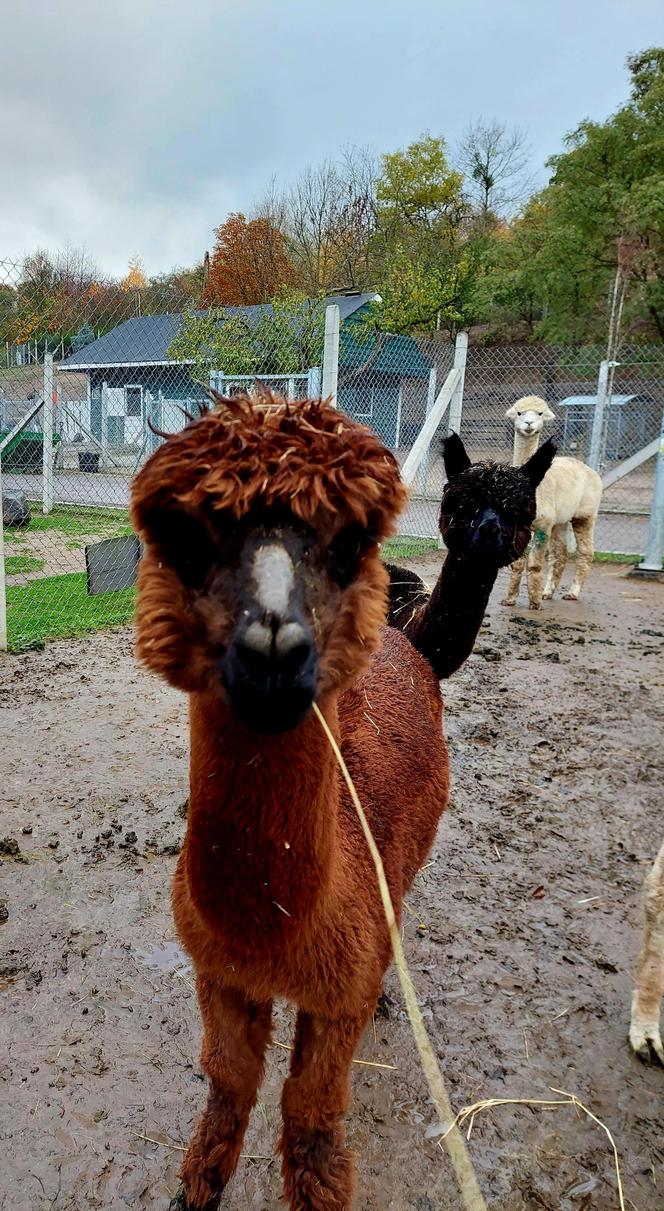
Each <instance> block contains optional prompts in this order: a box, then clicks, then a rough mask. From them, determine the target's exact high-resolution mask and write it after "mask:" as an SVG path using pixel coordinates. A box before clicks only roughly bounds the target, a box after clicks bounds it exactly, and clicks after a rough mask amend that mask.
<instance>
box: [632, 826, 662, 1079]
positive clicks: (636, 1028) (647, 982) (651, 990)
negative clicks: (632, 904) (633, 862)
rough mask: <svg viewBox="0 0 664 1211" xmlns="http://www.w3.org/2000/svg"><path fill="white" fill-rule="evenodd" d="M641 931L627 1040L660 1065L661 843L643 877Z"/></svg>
mask: <svg viewBox="0 0 664 1211" xmlns="http://www.w3.org/2000/svg"><path fill="white" fill-rule="evenodd" d="M645 916H646V922H645V931H644V935H643V948H642V950H641V954H640V955H639V965H638V969H637V973H636V987H635V989H634V996H633V998H632V1020H631V1023H630V1030H629V1041H630V1044H631V1046H632V1049H633V1050H634V1051H635V1052H636V1054H637V1055H639V1056H640V1057H641V1059H644V1060H647V1059H649V1058H650V1056H651V1054H654V1055H656V1056H657V1058H658V1060H659V1061H660V1063H661V1064H664V1046H663V1045H662V1036H661V1033H660V1028H659V1015H660V1010H661V1003H662V995H664V845H662V848H661V849H660V851H659V854H658V855H657V858H656V860H655V865H654V866H653V869H652V871H651V873H650V874H649V875H648V878H647V880H646V889H645Z"/></svg>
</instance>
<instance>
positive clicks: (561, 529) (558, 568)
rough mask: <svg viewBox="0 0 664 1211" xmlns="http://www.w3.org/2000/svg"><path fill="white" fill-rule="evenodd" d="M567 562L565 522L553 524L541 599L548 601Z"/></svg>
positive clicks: (561, 576) (560, 578) (559, 580)
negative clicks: (547, 568)
mask: <svg viewBox="0 0 664 1211" xmlns="http://www.w3.org/2000/svg"><path fill="white" fill-rule="evenodd" d="M566 563H567V523H565V524H564V525H560V526H554V527H553V530H552V531H551V548H550V552H549V575H548V576H547V578H546V584H545V586H544V592H543V594H542V600H543V601H550V600H551V598H552V597H553V595H554V593H555V591H556V589H557V588H558V585H559V584H560V582H561V580H562V578H563V572H564V571H565V564H566Z"/></svg>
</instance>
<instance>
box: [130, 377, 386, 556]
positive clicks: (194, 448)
mask: <svg viewBox="0 0 664 1211" xmlns="http://www.w3.org/2000/svg"><path fill="white" fill-rule="evenodd" d="M210 395H211V399H212V401H213V408H212V409H210V410H208V411H206V412H205V413H204V414H203V415H202V416H201V418H200V419H199V420H195V421H193V422H192V423H191V424H189V425H187V427H186V428H185V429H183V430H182V432H180V433H176V434H173V435H172V436H170V437H169V438H168V439H167V441H165V442H164V444H163V445H162V446H160V447H159V449H158V450H156V451H155V453H154V454H153V455H152V457H151V458H150V459H149V460H148V462H147V463H146V465H145V467H144V468H143V469H142V470H141V471H140V472H139V474H138V475H137V476H136V479H135V481H134V486H133V490H132V519H133V522H134V525H135V526H136V528H137V530H138V531H139V532H140V531H141V530H142V529H143V528H144V524H145V521H146V518H147V517H148V515H149V513H150V512H151V511H152V510H153V509H155V508H169V507H170V508H173V507H174V506H177V505H179V506H182V507H184V508H190V509H194V510H195V509H205V508H207V509H212V510H215V511H216V510H222V509H223V510H227V511H229V512H230V513H231V514H232V515H233V516H234V517H235V518H238V519H239V518H241V517H244V516H245V515H246V514H247V513H248V512H249V510H250V509H251V508H252V506H254V505H256V504H259V503H260V504H261V505H264V506H267V507H270V506H271V505H276V504H281V505H287V506H288V507H289V508H290V509H291V511H292V512H293V513H295V514H297V516H299V517H300V518H301V519H302V520H303V521H307V522H312V521H313V520H314V519H315V517H316V515H317V514H319V513H320V511H321V510H324V511H329V512H331V513H340V514H343V515H346V516H351V517H352V518H353V519H354V520H357V521H359V522H360V523H361V524H362V525H367V523H368V521H369V520H371V523H372V526H373V527H374V528H375V530H376V531H377V532H376V537H377V538H382V537H384V536H385V535H386V534H388V533H390V532H391V530H392V525H393V521H394V519H395V518H396V516H397V515H398V513H399V512H400V510H401V509H402V508H403V506H404V504H405V500H406V489H405V488H404V486H403V484H402V483H401V480H400V477H399V468H398V465H397V462H396V460H395V458H394V456H393V455H392V454H391V453H390V452H389V451H388V450H386V449H385V447H384V446H383V445H382V443H381V442H380V440H379V438H378V437H376V435H375V434H374V433H372V432H371V431H370V430H368V429H365V428H364V426H362V425H358V424H357V423H356V422H355V421H353V420H351V419H350V418H349V417H347V416H345V415H344V414H343V413H341V412H339V411H337V409H336V408H333V407H332V405H331V404H329V403H327V402H326V401H322V400H312V399H308V400H298V401H297V402H296V403H288V402H287V401H285V400H283V399H281V398H279V397H277V396H274V395H272V394H271V393H269V392H264V393H262V394H260V395H259V396H258V397H256V398H252V397H250V396H248V395H243V396H235V397H232V398H225V397H224V396H222V395H219V394H218V393H217V392H211V393H210Z"/></svg>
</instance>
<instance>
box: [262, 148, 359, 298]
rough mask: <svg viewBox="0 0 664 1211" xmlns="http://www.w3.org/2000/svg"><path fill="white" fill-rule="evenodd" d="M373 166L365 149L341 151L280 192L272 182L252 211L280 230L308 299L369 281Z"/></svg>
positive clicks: (308, 168) (304, 173)
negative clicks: (338, 154) (308, 296)
mask: <svg viewBox="0 0 664 1211" xmlns="http://www.w3.org/2000/svg"><path fill="white" fill-rule="evenodd" d="M375 173H376V167H375V162H374V158H373V156H372V155H371V153H370V152H369V151H367V150H366V149H363V148H358V147H348V148H345V149H343V150H342V152H341V155H340V157H339V159H338V160H336V161H331V160H326V161H324V162H323V163H322V164H319V165H318V166H316V167H312V166H309V167H307V168H305V170H304V172H302V173H301V174H300V176H299V177H298V178H297V180H296V181H295V183H294V185H293V186H292V188H291V189H290V190H288V191H287V192H286V193H279V191H278V190H277V188H276V186H275V184H274V182H273V183H272V185H271V187H270V189H269V190H268V193H267V195H266V197H265V198H264V199H263V201H262V202H261V204H260V206H259V208H258V213H259V214H261V215H263V216H264V217H266V218H269V220H270V221H271V222H272V223H273V224H274V225H275V226H276V227H278V228H279V230H280V231H282V232H283V234H284V238H285V240H286V245H287V248H288V253H289V256H290V258H291V260H292V262H293V265H294V267H295V270H296V275H297V281H298V283H299V285H300V287H301V289H303V290H304V291H305V293H307V294H309V295H311V296H312V297H317V296H318V295H319V294H321V293H323V294H324V293H330V292H331V291H333V290H335V289H345V288H354V289H365V288H366V287H367V286H368V284H369V278H370V268H369V263H368V245H369V238H370V235H371V232H372V230H373V224H374V179H375Z"/></svg>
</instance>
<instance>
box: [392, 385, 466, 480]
mask: <svg viewBox="0 0 664 1211" xmlns="http://www.w3.org/2000/svg"><path fill="white" fill-rule="evenodd" d="M460 374H461V371H460V370H459V369H458V367H456V368H454V369H452V370H450V372H449V374H448V376H447V378H446V379H445V382H444V383H443V385H442V387H441V389H440V391H439V392H438V395H437V396H436V399H435V402H434V405H433V407H432V409H431V411H430V413H429V415H428V416H427V418H426V420H425V422H424V424H423V425H422V428H421V429H420V431H419V433H418V435H417V437H416V438H415V441H414V442H413V448H412V450H411V452H410V454H409V455H408V458H407V459H406V461H405V463H404V465H403V467H402V468H401V478H402V480H403V482H404V483H405V484H406V485H407V486H408V487H410V486H411V484H412V483H413V480H414V479H415V476H416V475H417V472H418V471H419V468H420V463H421V462H422V459H423V458H424V455H425V454H426V452H427V450H428V449H429V446H430V445H431V440H432V438H433V436H434V434H435V432H436V429H437V428H438V426H439V424H440V422H441V420H442V419H443V416H444V414H445V412H446V411H447V409H448V407H449V405H450V401H451V399H452V396H453V395H454V392H455V390H456V388H457V385H458V382H459V376H460Z"/></svg>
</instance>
